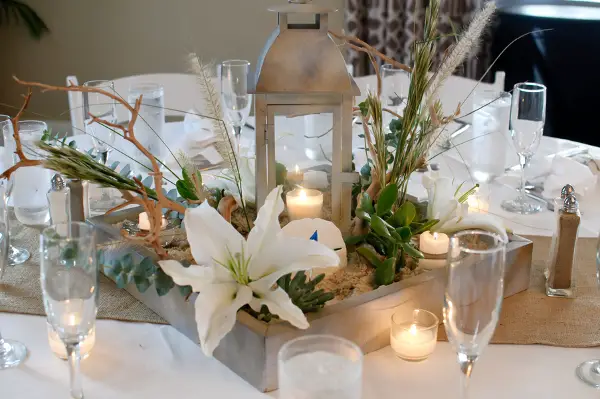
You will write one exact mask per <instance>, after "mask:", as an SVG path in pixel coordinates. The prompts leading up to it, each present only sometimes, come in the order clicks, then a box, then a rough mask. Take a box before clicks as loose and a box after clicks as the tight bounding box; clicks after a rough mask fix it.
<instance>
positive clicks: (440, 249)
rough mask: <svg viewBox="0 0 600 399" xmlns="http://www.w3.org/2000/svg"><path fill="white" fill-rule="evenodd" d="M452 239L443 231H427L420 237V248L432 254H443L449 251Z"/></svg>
mask: <svg viewBox="0 0 600 399" xmlns="http://www.w3.org/2000/svg"><path fill="white" fill-rule="evenodd" d="M449 244H450V239H449V238H448V236H447V235H446V234H443V233H433V234H432V233H431V232H429V231H425V232H423V233H421V236H420V237H419V250H420V251H421V252H424V253H427V254H431V255H443V254H445V253H447V252H448V245H449Z"/></svg>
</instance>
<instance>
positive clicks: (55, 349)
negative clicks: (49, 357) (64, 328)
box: [46, 323, 96, 360]
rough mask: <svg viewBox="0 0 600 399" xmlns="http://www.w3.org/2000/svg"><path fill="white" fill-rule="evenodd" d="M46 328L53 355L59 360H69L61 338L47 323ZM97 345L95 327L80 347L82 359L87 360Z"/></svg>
mask: <svg viewBox="0 0 600 399" xmlns="http://www.w3.org/2000/svg"><path fill="white" fill-rule="evenodd" d="M46 328H47V330H48V343H49V344H50V349H51V350H52V353H54V354H55V355H56V357H58V358H59V359H62V360H67V358H68V357H67V349H66V348H65V344H63V342H62V341H61V340H60V337H59V336H58V334H57V333H56V331H54V329H53V328H52V326H51V325H50V324H48V323H46ZM95 344H96V327H93V328H92V330H91V331H90V333H89V335H88V336H87V337H86V338H85V339H84V340H83V342H82V343H81V344H80V346H79V354H80V356H81V359H87V357H88V356H89V355H90V352H91V351H92V348H93V347H94V345H95Z"/></svg>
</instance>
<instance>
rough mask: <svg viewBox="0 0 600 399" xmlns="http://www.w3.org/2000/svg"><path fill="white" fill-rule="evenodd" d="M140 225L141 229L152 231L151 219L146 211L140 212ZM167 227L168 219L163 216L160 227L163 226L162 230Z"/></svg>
mask: <svg viewBox="0 0 600 399" xmlns="http://www.w3.org/2000/svg"><path fill="white" fill-rule="evenodd" d="M138 227H139V229H140V230H144V231H150V219H149V217H148V214H147V213H146V212H142V213H140V216H139V219H138ZM166 227H167V219H165V217H164V216H163V217H162V222H161V226H160V228H161V230H164V229H165V228H166Z"/></svg>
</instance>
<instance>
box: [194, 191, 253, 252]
mask: <svg viewBox="0 0 600 399" xmlns="http://www.w3.org/2000/svg"><path fill="white" fill-rule="evenodd" d="M184 221H185V231H186V233H187V239H188V242H189V243H190V247H191V249H192V256H193V257H194V260H195V261H196V263H198V264H212V263H213V262H214V260H215V259H216V260H218V261H220V262H224V260H225V259H227V258H228V256H229V254H228V251H229V252H231V253H232V254H234V253H239V252H241V250H242V246H243V242H244V237H242V235H241V234H240V233H238V231H237V230H236V229H235V227H233V226H232V225H231V224H230V223H227V221H226V220H225V219H223V217H222V216H221V215H220V214H219V212H217V210H216V209H214V208H213V207H211V206H210V205H209V204H208V203H207V202H206V201H204V203H203V204H202V205H200V206H199V207H197V208H191V209H188V210H186V212H185V219H184Z"/></svg>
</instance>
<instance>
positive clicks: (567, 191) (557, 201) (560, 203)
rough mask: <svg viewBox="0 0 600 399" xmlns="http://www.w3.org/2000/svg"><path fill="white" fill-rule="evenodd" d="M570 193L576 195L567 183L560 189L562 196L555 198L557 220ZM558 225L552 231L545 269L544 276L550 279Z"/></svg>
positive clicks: (555, 216) (555, 217)
mask: <svg viewBox="0 0 600 399" xmlns="http://www.w3.org/2000/svg"><path fill="white" fill-rule="evenodd" d="M569 195H575V188H574V187H573V186H572V185H570V184H565V185H564V187H563V188H562V189H561V190H560V197H555V198H554V200H553V205H554V219H555V220H558V213H559V211H560V210H561V209H562V207H563V203H564V201H565V198H567V196H569ZM556 226H557V224H555V226H554V230H553V231H552V242H551V243H550V252H549V253H548V257H547V259H548V260H547V261H546V269H545V270H544V277H546V279H548V274H549V270H550V267H551V266H550V265H551V264H552V257H553V255H554V247H555V246H556V229H557V227H556Z"/></svg>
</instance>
